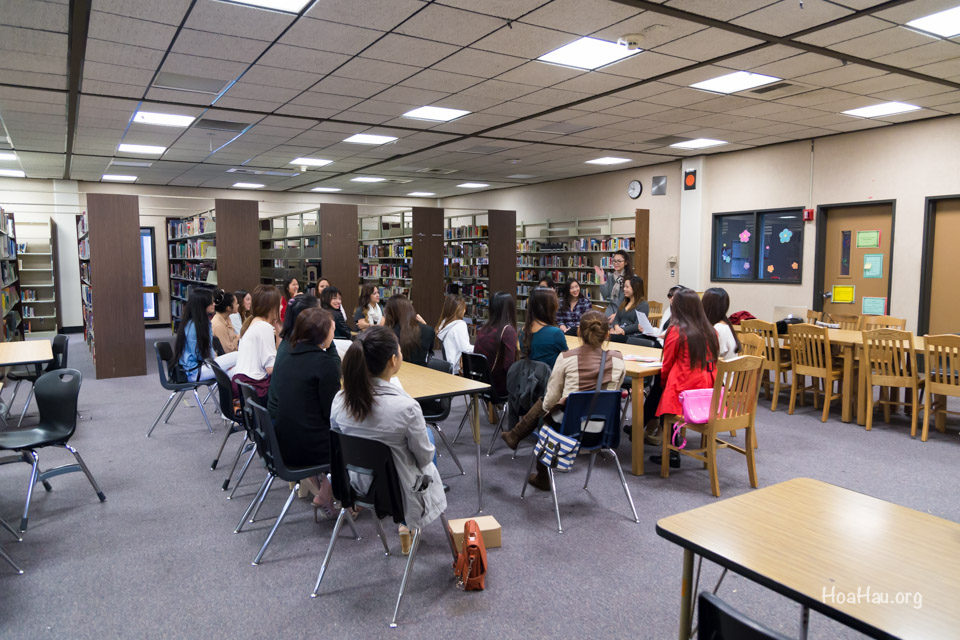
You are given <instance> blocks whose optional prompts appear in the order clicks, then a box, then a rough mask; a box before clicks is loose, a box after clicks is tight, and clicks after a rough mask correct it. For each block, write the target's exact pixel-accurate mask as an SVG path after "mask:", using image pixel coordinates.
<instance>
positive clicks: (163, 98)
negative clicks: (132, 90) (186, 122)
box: [147, 88, 216, 105]
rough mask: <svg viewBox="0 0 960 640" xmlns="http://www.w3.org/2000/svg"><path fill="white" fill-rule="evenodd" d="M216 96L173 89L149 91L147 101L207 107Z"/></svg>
mask: <svg viewBox="0 0 960 640" xmlns="http://www.w3.org/2000/svg"><path fill="white" fill-rule="evenodd" d="M215 97H216V96H212V95H209V94H206V93H193V92H191V91H174V90H173V89H153V88H151V89H149V90H148V91H147V99H149V100H156V101H157V102H187V103H190V104H199V105H207V104H210V101H211V100H213V99H214V98H215Z"/></svg>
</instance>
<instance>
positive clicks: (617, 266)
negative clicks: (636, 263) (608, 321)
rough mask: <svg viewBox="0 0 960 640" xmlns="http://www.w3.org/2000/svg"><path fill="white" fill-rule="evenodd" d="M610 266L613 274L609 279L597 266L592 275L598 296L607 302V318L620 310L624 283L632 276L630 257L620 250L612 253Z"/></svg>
mask: <svg viewBox="0 0 960 640" xmlns="http://www.w3.org/2000/svg"><path fill="white" fill-rule="evenodd" d="M610 264H611V265H612V266H613V273H611V274H610V276H609V277H608V276H607V275H606V274H604V272H603V269H601V268H600V267H599V266H597V267H594V268H593V271H594V273H596V274H597V283H598V284H599V285H600V295H601V296H603V297H604V299H605V300H606V301H607V311H606V314H607V317H610V316H612V315H614V314H615V313H616V312H617V309H619V308H620V303H622V302H623V285H624V282H626V281H627V279H629V278H630V276H632V275H633V267H631V266H630V257H629V256H628V255H627V252H626V251H623V250H622V249H621V250H618V251H614V252H613V255H612V256H611V258H610Z"/></svg>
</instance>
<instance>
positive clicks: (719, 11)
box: [664, 0, 776, 21]
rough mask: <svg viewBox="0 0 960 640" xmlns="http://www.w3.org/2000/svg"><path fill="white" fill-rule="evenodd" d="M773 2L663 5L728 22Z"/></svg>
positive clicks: (703, 0)
mask: <svg viewBox="0 0 960 640" xmlns="http://www.w3.org/2000/svg"><path fill="white" fill-rule="evenodd" d="M774 2H776V0H669V1H668V2H665V3H664V4H665V5H666V6H668V7H672V8H674V9H680V10H682V11H689V12H690V13H696V14H697V15H701V16H707V17H709V18H716V19H718V20H724V21H729V20H732V19H733V18H736V17H739V16H742V15H744V14H746V13H750V12H752V11H756V10H757V9H760V8H762V7H765V6H767V5H771V4H774Z"/></svg>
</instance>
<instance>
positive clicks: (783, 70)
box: [751, 53, 843, 80]
mask: <svg viewBox="0 0 960 640" xmlns="http://www.w3.org/2000/svg"><path fill="white" fill-rule="evenodd" d="M841 64H843V63H842V62H840V61H839V60H837V59H835V58H828V57H826V56H821V55H819V54H816V53H802V54H800V55H798V56H793V57H792V58H786V59H785V60H780V61H778V62H772V63H770V64H765V65H761V66H759V67H756V68H754V69H751V71H753V72H754V73H762V74H765V75H768V76H774V77H776V78H784V79H786V80H790V79H793V78H796V77H797V76H803V75H807V74H810V73H816V72H817V71H824V70H826V69H832V68H834V67H839V66H840V65H841Z"/></svg>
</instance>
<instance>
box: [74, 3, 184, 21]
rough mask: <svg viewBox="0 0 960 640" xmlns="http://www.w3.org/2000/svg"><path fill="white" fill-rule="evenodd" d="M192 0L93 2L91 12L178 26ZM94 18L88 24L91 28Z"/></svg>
mask: <svg viewBox="0 0 960 640" xmlns="http://www.w3.org/2000/svg"><path fill="white" fill-rule="evenodd" d="M191 2H192V0H164V1H163V2H139V1H138V0H93V10H94V11H102V12H106V13H112V14H117V15H120V16H126V17H128V18H139V19H141V20H148V21H150V22H160V23H163V24H168V25H178V24H180V23H181V22H182V21H183V16H184V14H186V12H187V9H188V8H189V7H190V4H191ZM93 21H94V18H93V17H91V19H90V24H91V27H92V26H93Z"/></svg>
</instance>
